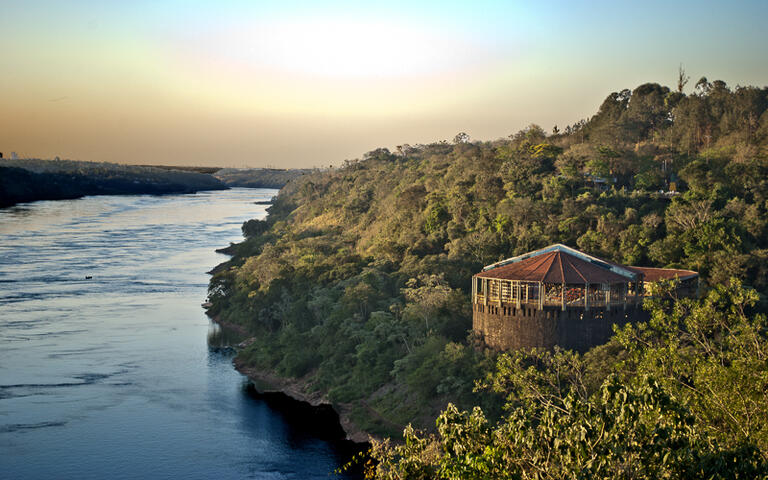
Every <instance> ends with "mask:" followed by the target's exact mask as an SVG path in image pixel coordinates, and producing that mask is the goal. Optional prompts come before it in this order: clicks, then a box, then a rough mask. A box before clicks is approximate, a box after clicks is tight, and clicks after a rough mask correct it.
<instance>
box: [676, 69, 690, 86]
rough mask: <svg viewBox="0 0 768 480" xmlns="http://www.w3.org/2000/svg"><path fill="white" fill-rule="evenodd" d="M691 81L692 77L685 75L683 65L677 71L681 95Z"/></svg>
mask: <svg viewBox="0 0 768 480" xmlns="http://www.w3.org/2000/svg"><path fill="white" fill-rule="evenodd" d="M690 79H691V77H689V76H688V75H686V74H685V69H684V68H683V64H682V63H681V64H680V67H679V68H678V69H677V91H678V92H679V93H683V88H685V86H686V85H687V84H688V81H689V80H690Z"/></svg>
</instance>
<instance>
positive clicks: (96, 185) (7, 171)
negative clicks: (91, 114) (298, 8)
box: [0, 159, 227, 207]
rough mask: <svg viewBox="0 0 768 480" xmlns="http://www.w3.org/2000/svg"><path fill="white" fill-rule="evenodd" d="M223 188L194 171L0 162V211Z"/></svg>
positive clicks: (37, 161) (67, 162)
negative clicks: (28, 205)
mask: <svg viewBox="0 0 768 480" xmlns="http://www.w3.org/2000/svg"><path fill="white" fill-rule="evenodd" d="M225 188H227V187H226V186H225V185H224V184H223V183H222V182H220V181H219V180H217V179H216V178H214V177H212V176H211V175H208V174H204V173H199V172H195V171H181V170H168V169H163V168H158V167H148V166H138V165H120V164H116V163H97V162H82V161H76V160H58V159H57V160H41V159H18V160H10V159H0V207H7V206H10V205H14V204H16V203H21V202H32V201H35V200H62V199H71V198H79V197H83V196H85V195H133V194H165V193H193V192H197V191H200V190H222V189H225Z"/></svg>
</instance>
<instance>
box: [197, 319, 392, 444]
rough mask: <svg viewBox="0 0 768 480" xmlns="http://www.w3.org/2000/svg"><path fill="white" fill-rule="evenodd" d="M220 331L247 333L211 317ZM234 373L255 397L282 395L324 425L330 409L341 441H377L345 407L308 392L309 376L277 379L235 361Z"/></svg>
mask: <svg viewBox="0 0 768 480" xmlns="http://www.w3.org/2000/svg"><path fill="white" fill-rule="evenodd" d="M211 320H212V321H214V322H215V323H216V324H217V325H219V326H220V327H221V328H224V329H227V330H231V331H234V332H236V333H238V334H240V335H242V336H244V337H247V336H248V335H249V333H248V332H247V330H246V329H244V328H243V327H242V326H240V325H235V324H231V323H228V322H224V321H222V320H221V319H220V318H218V317H211ZM248 343H249V339H246V340H244V341H243V342H242V343H241V345H242V344H248ZM232 363H233V365H234V367H235V370H237V371H238V372H240V373H241V374H243V375H245V376H246V377H248V380H250V382H251V384H252V385H253V387H254V389H255V390H256V392H258V394H260V395H264V396H266V397H275V396H280V395H282V396H283V397H284V398H285V399H290V400H291V401H294V402H301V403H303V404H305V405H307V406H308V407H309V409H310V410H308V411H305V412H301V413H302V416H303V417H305V418H307V419H309V416H307V415H306V413H312V412H314V414H315V417H319V418H320V420H321V421H322V423H323V424H325V425H327V424H328V419H329V415H328V409H330V410H331V411H332V412H333V413H334V414H335V417H336V422H337V423H338V425H339V428H340V429H341V430H340V431H341V433H342V435H343V439H344V440H347V441H350V442H354V443H357V444H368V443H370V442H371V440H372V439H374V440H380V438H378V437H376V436H374V435H372V434H370V433H369V432H366V431H364V430H362V429H360V428H359V427H357V425H356V424H355V423H354V422H353V421H352V418H351V414H352V409H351V407H350V406H348V405H338V404H333V403H332V402H331V401H329V400H328V398H327V397H326V396H325V395H324V394H323V393H322V392H319V391H312V390H311V389H310V382H309V377H310V376H311V374H310V375H307V376H305V377H304V378H298V379H291V378H284V377H281V376H279V375H277V374H275V373H274V372H266V371H263V370H261V369H257V368H253V367H249V366H247V365H245V364H244V363H243V362H241V361H238V359H237V358H235V360H234V361H233V362H232ZM291 410H292V411H295V410H298V408H291ZM305 410H306V409H305Z"/></svg>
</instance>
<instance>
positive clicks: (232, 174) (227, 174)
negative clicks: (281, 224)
mask: <svg viewBox="0 0 768 480" xmlns="http://www.w3.org/2000/svg"><path fill="white" fill-rule="evenodd" d="M312 172H313V170H312V169H308V168H295V169H282V168H222V169H221V170H218V171H216V173H215V174H214V176H215V177H216V178H218V179H219V180H221V181H222V182H224V184H225V185H227V186H229V187H246V188H278V189H279V188H283V187H284V186H285V185H286V184H287V183H288V182H290V181H291V180H294V179H296V178H299V177H301V176H302V175H307V174H309V173H312Z"/></svg>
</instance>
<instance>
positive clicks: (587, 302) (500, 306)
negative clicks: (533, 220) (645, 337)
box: [472, 244, 699, 351]
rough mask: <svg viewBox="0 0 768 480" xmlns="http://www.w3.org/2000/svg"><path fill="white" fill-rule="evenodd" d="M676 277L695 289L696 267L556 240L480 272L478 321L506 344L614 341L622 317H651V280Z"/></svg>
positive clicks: (475, 299) (689, 291) (475, 294)
mask: <svg viewBox="0 0 768 480" xmlns="http://www.w3.org/2000/svg"><path fill="white" fill-rule="evenodd" d="M673 278H677V279H678V280H680V285H679V287H678V293H679V294H681V295H693V294H695V292H696V289H697V287H698V278H699V276H698V273H696V272H693V271H690V270H676V269H668V268H646V267H627V266H624V265H620V264H617V263H613V262H609V261H607V260H603V259H601V258H597V257H594V256H591V255H588V254H585V253H583V252H580V251H578V250H575V249H573V248H570V247H567V246H565V245H561V244H555V245H550V246H549V247H546V248H543V249H541V250H536V251H534V252H530V253H526V254H524V255H520V256H517V257H513V258H509V259H507V260H503V261H501V262H498V263H494V264H492V265H488V266H487V267H485V268H484V269H483V271H482V272H480V273H478V274H476V275H474V276H473V277H472V327H473V329H474V331H475V332H477V333H479V334H480V335H481V336H482V337H483V339H484V340H485V342H486V344H488V345H489V346H492V347H495V348H499V349H518V348H532V347H540V348H552V347H554V346H555V345H559V346H561V347H563V348H566V349H573V350H579V351H585V350H588V349H589V348H591V347H593V346H595V345H599V344H602V343H605V342H606V341H608V339H609V338H610V337H611V335H612V334H613V325H614V324H617V325H620V326H621V325H624V324H626V323H628V322H635V321H641V320H645V319H647V318H648V315H647V313H646V312H645V311H644V310H643V309H642V301H643V298H644V297H645V296H646V295H647V294H648V293H649V292H650V291H651V289H650V285H651V283H652V282H657V281H659V280H663V279H673Z"/></svg>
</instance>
